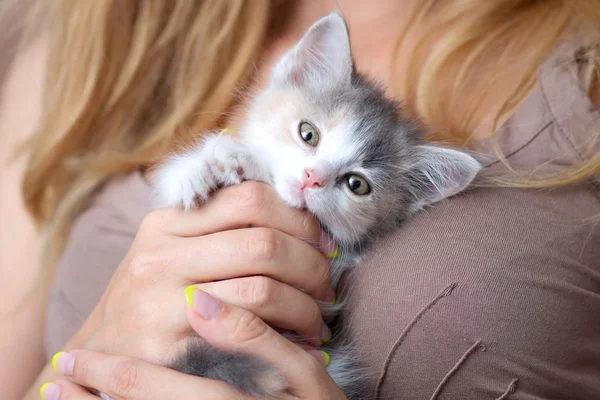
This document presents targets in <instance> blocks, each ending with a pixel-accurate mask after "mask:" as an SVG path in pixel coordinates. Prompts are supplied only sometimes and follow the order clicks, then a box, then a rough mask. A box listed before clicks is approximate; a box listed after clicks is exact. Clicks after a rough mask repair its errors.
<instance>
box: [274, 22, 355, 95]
mask: <svg viewBox="0 0 600 400" xmlns="http://www.w3.org/2000/svg"><path fill="white" fill-rule="evenodd" d="M353 64H354V63H353V60H352V54H351V52H350V38H349V37H348V29H347V28H346V23H345V22H344V19H343V17H342V16H341V15H340V14H339V13H337V12H334V13H331V14H329V15H328V16H326V17H324V18H321V19H320V20H318V21H317V22H316V23H315V24H314V25H313V26H311V27H310V29H309V30H308V31H307V32H306V33H305V34H304V37H303V38H302V39H301V40H300V42H298V44H296V46H294V48H292V49H291V50H289V51H288V52H287V53H286V54H285V55H284V56H283V57H282V58H281V60H279V62H278V63H277V65H276V66H275V68H274V69H273V75H272V82H273V83H274V84H275V85H283V86H285V85H293V86H298V87H307V88H310V89H315V90H322V89H323V88H324V87H329V86H332V85H334V86H335V85H339V84H350V80H351V78H352V71H353V69H354V65H353Z"/></svg>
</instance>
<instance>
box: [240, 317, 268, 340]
mask: <svg viewBox="0 0 600 400" xmlns="http://www.w3.org/2000/svg"><path fill="white" fill-rule="evenodd" d="M268 332H269V327H268V326H267V324H265V323H264V322H263V321H262V320H261V319H260V318H258V317H257V316H256V315H254V314H253V313H251V312H249V311H246V312H243V313H240V315H239V317H238V318H237V319H236V320H235V322H234V323H233V326H232V329H231V338H232V340H233V341H234V343H248V342H253V341H255V340H258V339H260V338H262V337H264V336H266V335H267V334H268Z"/></svg>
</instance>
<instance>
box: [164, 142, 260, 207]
mask: <svg viewBox="0 0 600 400" xmlns="http://www.w3.org/2000/svg"><path fill="white" fill-rule="evenodd" d="M243 180H258V181H263V182H269V181H270V176H269V173H268V170H267V168H266V166H265V165H264V164H263V163H262V162H260V161H259V159H258V157H256V156H255V155H254V153H253V152H252V151H251V150H250V149H249V148H248V147H247V146H244V145H243V144H241V143H238V142H236V141H234V140H233V138H231V137H230V136H210V137H208V138H207V139H206V141H205V142H204V143H202V144H200V145H198V146H196V147H195V148H193V149H191V150H189V151H187V152H186V153H183V154H180V155H176V156H174V157H173V158H171V159H170V160H169V161H168V162H167V163H166V164H164V165H163V166H162V167H161V168H160V169H159V170H158V171H157V173H156V176H155V179H154V187H155V197H156V198H157V203H158V205H159V206H160V207H182V208H183V209H185V210H189V209H191V208H194V207H197V206H199V205H201V204H202V203H204V202H206V200H208V196H209V195H210V193H211V192H212V191H214V190H216V189H217V188H219V187H221V186H230V185H236V184H238V183H240V182H242V181H243Z"/></svg>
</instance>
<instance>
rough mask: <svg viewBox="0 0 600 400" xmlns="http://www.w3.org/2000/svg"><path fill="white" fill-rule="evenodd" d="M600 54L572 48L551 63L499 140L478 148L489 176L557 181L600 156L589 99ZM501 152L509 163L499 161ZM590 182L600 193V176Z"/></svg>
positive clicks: (599, 120) (598, 126) (596, 115)
mask: <svg viewBox="0 0 600 400" xmlns="http://www.w3.org/2000/svg"><path fill="white" fill-rule="evenodd" d="M596 52H597V49H595V48H594V47H582V46H578V45H573V43H572V42H567V43H565V44H564V45H563V46H561V47H560V48H559V49H558V50H557V51H555V52H554V53H553V54H552V55H551V56H550V57H549V58H548V60H546V61H545V62H544V63H543V64H542V66H541V68H540V70H539V72H538V75H537V81H536V85H535V87H534V88H533V90H532V91H531V93H530V95H529V96H527V97H526V98H525V99H524V100H523V101H522V102H521V103H520V105H519V106H518V107H517V109H516V110H515V112H514V114H513V116H512V117H511V118H510V119H509V120H508V121H507V122H506V123H505V124H503V125H502V126H501V127H500V128H499V129H498V131H497V132H496V135H495V137H492V138H490V139H488V140H485V141H482V142H480V143H479V144H478V145H477V147H476V148H475V150H476V152H477V153H478V154H479V155H480V157H481V161H482V163H483V164H484V166H485V169H484V173H487V174H502V173H506V172H507V169H506V164H508V165H510V167H511V168H513V169H514V170H517V171H519V172H521V173H524V174H528V173H530V174H532V176H535V175H538V176H539V175H552V174H556V173H561V172H563V171H564V170H565V168H568V167H572V166H578V165H582V164H584V163H585V162H586V161H588V160H590V159H591V158H592V157H594V156H596V155H597V154H598V152H600V143H599V141H598V140H594V138H597V137H598V132H599V130H600V112H599V111H598V109H597V108H596V106H595V105H594V103H593V102H592V100H591V98H590V92H591V90H600V89H598V88H596V89H595V88H594V87H593V85H592V83H593V79H592V76H593V74H594V69H595V68H596V67H595V59H596V57H597V54H596ZM497 150H500V152H501V153H502V154H503V155H504V160H501V159H500V158H499V157H498V156H497ZM590 182H591V183H592V184H593V185H594V186H595V187H596V189H598V190H600V174H596V175H595V176H594V177H592V178H591V179H590Z"/></svg>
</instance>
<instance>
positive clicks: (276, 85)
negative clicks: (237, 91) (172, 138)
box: [242, 13, 480, 246]
mask: <svg viewBox="0 0 600 400" xmlns="http://www.w3.org/2000/svg"><path fill="white" fill-rule="evenodd" d="M242 132H243V135H244V141H245V142H247V143H249V144H250V145H252V146H254V147H257V148H260V149H261V150H262V151H264V152H265V161H266V162H268V163H270V165H271V171H272V174H273V181H274V182H273V183H274V186H275V188H276V190H277V192H278V193H279V195H280V196H281V197H282V198H283V199H284V200H286V201H287V202H288V203H289V204H291V205H293V206H296V207H306V208H307V209H308V210H309V211H311V212H312V213H314V214H315V215H316V216H317V218H318V219H319V220H320V221H321V223H322V224H323V225H324V226H325V227H326V228H327V230H328V231H329V232H330V233H331V234H332V236H333V237H334V238H335V240H336V241H337V242H338V243H340V244H341V245H345V246H356V245H361V244H364V243H366V242H368V241H369V240H370V239H374V238H375V237H376V236H378V235H379V234H381V233H384V232H387V231H389V230H391V229H394V228H395V227H396V226H397V225H398V224H399V223H400V222H402V221H403V220H404V219H406V218H407V217H408V216H409V215H410V214H411V213H413V212H415V211H417V210H419V209H420V208H422V207H423V206H425V205H428V204H432V203H434V202H436V201H439V200H441V199H443V198H446V197H449V196H452V195H454V194H456V193H458V192H460V191H461V190H463V189H464V188H465V187H466V186H467V185H468V184H469V183H470V182H471V180H472V179H473V178H474V176H475V175H476V174H477V172H478V171H479V168H480V166H479V163H477V161H475V159H473V158H472V157H471V156H469V155H467V154H465V153H462V152H458V151H455V150H450V149H444V148H440V147H435V146H430V145H425V144H424V143H423V142H422V140H421V138H420V137H419V131H418V128H417V126H416V124H414V123H413V122H412V121H410V120H408V119H406V118H404V117H403V116H402V115H401V111H400V108H399V107H398V104H397V103H395V102H393V101H391V100H389V99H387V98H386V97H385V96H384V94H383V92H382V91H381V90H380V89H379V88H378V87H376V86H374V85H373V84H371V83H369V82H367V81H366V80H365V79H364V78H363V77H362V76H360V75H359V74H357V73H356V72H355V70H354V63H353V59H352V55H351V52H350V41H349V38H348V31H347V29H346V25H345V22H344V20H343V18H342V17H341V16H340V15H339V14H337V13H334V14H330V15H329V16H327V17H325V18H323V19H321V20H319V21H318V22H316V23H315V24H314V25H313V26H312V27H311V28H310V29H309V31H308V32H307V33H306V34H305V35H304V37H303V38H302V40H300V42H299V43H298V44H297V45H296V46H295V47H294V48H292V49H291V50H290V51H288V52H287V53H286V54H285V55H284V56H283V58H282V59H281V60H280V61H279V62H278V63H277V65H276V66H275V68H274V70H273V73H272V78H271V84H270V86H269V87H268V88H267V89H266V90H264V91H263V92H262V93H261V94H259V95H258V96H257V98H256V101H255V102H254V105H253V109H252V110H251V111H250V113H249V117H248V120H247V124H246V126H245V127H244V129H242Z"/></svg>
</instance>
